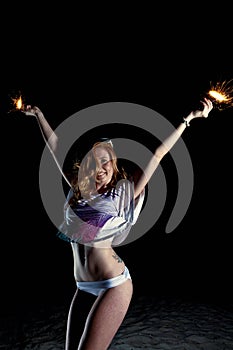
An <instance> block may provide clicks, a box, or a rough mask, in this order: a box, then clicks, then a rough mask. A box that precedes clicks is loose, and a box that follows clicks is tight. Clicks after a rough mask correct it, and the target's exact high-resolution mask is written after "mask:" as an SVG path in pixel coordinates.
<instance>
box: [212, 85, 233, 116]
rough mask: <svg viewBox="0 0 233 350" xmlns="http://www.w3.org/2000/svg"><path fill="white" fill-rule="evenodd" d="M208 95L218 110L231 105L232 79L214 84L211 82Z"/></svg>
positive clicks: (232, 94)
mask: <svg viewBox="0 0 233 350" xmlns="http://www.w3.org/2000/svg"><path fill="white" fill-rule="evenodd" d="M208 95H209V97H210V99H211V100H212V102H213V103H214V106H215V107H216V108H217V109H219V110H223V109H226V108H229V107H233V79H231V80H228V81H227V80H224V81H222V82H217V83H215V84H214V83H212V82H211V83H210V90H209V91H208Z"/></svg>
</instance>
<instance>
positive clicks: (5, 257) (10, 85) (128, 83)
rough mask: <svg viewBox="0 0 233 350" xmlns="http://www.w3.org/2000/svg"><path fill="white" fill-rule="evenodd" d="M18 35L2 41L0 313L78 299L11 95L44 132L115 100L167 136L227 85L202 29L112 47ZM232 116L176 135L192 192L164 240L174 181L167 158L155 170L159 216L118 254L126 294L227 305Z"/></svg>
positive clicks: (219, 115) (127, 38) (39, 145)
mask: <svg viewBox="0 0 233 350" xmlns="http://www.w3.org/2000/svg"><path fill="white" fill-rule="evenodd" d="M109 22H110V21H109ZM187 22H188V21H187ZM108 24H110V23H108ZM117 28H118V27H117ZM18 29H19V34H20V38H21V40H20V42H19V43H18V44H17V41H16V40H12V41H11V42H10V41H8V44H9V43H10V45H9V46H10V49H9V50H8V51H7V50H5V51H4V50H3V52H4V54H3V59H4V60H3V61H2V65H1V66H2V80H1V94H0V96H1V98H0V108H1V122H2V128H1V134H2V137H1V142H2V145H1V178H2V181H1V183H2V186H1V187H2V196H1V199H2V200H1V201H2V228H1V235H2V239H1V294H2V297H1V305H2V310H9V309H12V310H14V308H17V307H21V306H22V305H23V307H27V306H28V307H31V305H37V304H40V303H45V304H47V303H48V304H50V305H51V304H52V303H56V302H58V303H60V302H61V301H62V302H64V303H66V302H67V303H69V302H70V299H71V297H72V295H73V293H74V291H75V283H74V279H73V274H72V272H73V270H72V268H73V266H72V255H71V249H70V247H69V244H67V243H65V242H63V241H61V240H59V239H58V238H57V237H56V232H57V228H56V227H54V225H53V224H52V223H51V221H50V219H49V218H48V216H47V213H46V212H45V210H44V208H43V204H42V201H41V198H40V191H39V183H38V170H39V163H40V157H41V154H42V151H43V148H44V141H43V139H42V137H41V134H40V131H39V128H38V125H37V123H36V121H35V120H34V119H33V118H31V119H30V118H26V117H25V116H22V115H20V114H19V113H12V112H11V113H9V111H10V109H11V97H12V96H16V95H17V94H19V93H21V94H22V95H23V96H24V97H25V99H26V103H29V104H32V105H37V106H39V107H40V108H41V110H42V111H43V112H44V114H45V116H46V117H47V119H48V120H49V121H50V124H51V126H52V127H53V128H56V127H57V126H58V125H59V124H60V123H61V122H62V121H63V120H65V119H66V118H68V117H69V116H71V115H72V114H73V113H76V112H77V111H79V110H81V109H83V108H87V107H89V106H92V105H95V104H99V103H105V102H115V101H117V102H131V103H136V104H140V105H143V106H146V107H149V108H151V109H153V110H155V111H157V112H159V113H161V114H162V115H163V116H165V117H166V118H167V119H168V120H169V121H170V122H171V123H172V124H173V125H174V126H176V125H178V123H179V122H180V121H181V120H182V117H183V116H185V115H186V114H187V113H189V111H190V110H191V109H193V108H195V107H196V106H197V105H198V102H199V100H200V98H202V97H203V95H204V94H205V92H206V91H208V88H209V84H210V82H211V81H219V80H229V79H232V78H233V70H232V56H230V53H229V52H230V48H229V44H228V42H226V44H224V43H223V42H222V41H221V44H219V42H218V39H216V38H215V39H214V40H213V38H212V40H211V36H210V35H209V34H208V35H207V34H206V33H207V32H206V31H205V29H204V27H203V26H202V32H201V33H200V34H199V36H195V35H192V33H186V36H185V38H184V37H183V36H184V31H185V30H184V28H180V29H179V28H176V32H173V31H172V30H171V31H169V34H167V35H166V34H165V32H164V31H163V27H158V28H155V27H153V25H152V27H151V28H148V31H146V30H145V29H144V32H141V31H140V30H139V28H138V27H137V30H136V29H135V30H134V31H130V30H129V31H128V32H127V34H126V33H123V31H122V32H118V31H117V30H115V31H114V33H112V34H111V35H110V38H109V37H108V36H107V33H106V31H107V29H105V30H104V29H103V31H101V34H99V36H98V35H97V33H95V31H94V30H92V32H91V34H89V35H87V36H84V35H83V31H82V32H81V31H79V30H78V29H76V30H77V31H75V29H74V28H73V30H74V31H73V34H74V33H77V36H76V37H75V35H72V37H71V36H69V35H68V33H67V31H66V35H65V34H63V37H61V33H62V29H63V27H61V28H60V30H59V31H56V32H54V33H53V34H51V32H50V35H48V36H47V33H45V34H43V35H42V34H41V33H40V32H38V33H34V32H33V34H34V36H33V40H31V41H27V40H26V39H25V37H24V34H25V33H26V31H29V30H32V29H33V30H34V26H32V25H28V27H27V28H26V30H25V31H23V28H22V23H21V25H20V24H19V27H18ZM115 29H116V28H115ZM158 30H159V31H158ZM155 33H157V35H153V34H155ZM158 33H159V34H158ZM14 34H16V32H14ZM147 34H150V36H149V35H147ZM64 35H65V36H64ZM44 38H46V39H47V40H46V43H47V45H45V43H44V41H43V39H44ZM61 38H62V39H63V40H62V43H61V42H60V39H61ZM48 43H49V44H48ZM8 48H9V47H8ZM232 111H233V110H232V108H230V109H228V110H224V111H221V112H219V111H218V110H214V111H212V112H211V116H210V117H209V118H208V119H207V120H198V121H194V123H192V124H191V126H190V128H189V129H187V130H186V131H185V133H184V135H183V139H184V141H185V143H186V145H187V147H188V149H189V152H190V155H191V158H192V163H193V168H194V191H193V197H192V201H191V204H190V206H189V208H188V211H187V214H186V215H185V217H184V219H183V221H182V222H181V223H180V225H179V226H178V227H177V228H176V229H175V230H174V231H173V232H172V233H171V234H169V235H167V234H166V233H165V227H166V223H167V221H168V218H169V214H170V213H171V209H172V205H173V203H174V198H175V197H174V193H173V191H174V188H173V179H174V177H175V176H176V175H175V170H174V168H173V165H172V159H171V158H170V156H169V155H168V156H167V157H166V159H164V160H163V163H162V165H163V167H164V168H165V169H166V171H167V176H168V189H169V190H170V192H169V193H170V195H169V200H168V201H167V203H166V207H165V209H164V211H163V213H162V215H161V217H160V218H159V220H158V221H157V223H156V225H155V227H153V229H151V230H150V231H149V232H148V233H147V234H146V235H144V236H143V237H142V238H140V239H139V240H137V241H135V242H133V243H131V244H130V245H127V246H123V247H119V248H118V249H117V252H118V253H119V255H120V256H121V257H122V258H123V259H124V260H125V262H126V265H127V266H128V268H129V270H130V272H131V275H132V277H133V280H134V283H135V293H138V294H145V295H146V294H153V295H179V296H191V297H193V298H204V299H206V300H210V301H211V300H216V299H217V300H222V301H224V302H228V301H230V298H231V296H232V291H233V290H232V288H233V287H232V282H231V279H232V278H231V276H232V243H231V242H232V239H231V236H232V227H231V217H232V214H231V209H232V205H231V202H232V197H231V192H232V182H231V180H232V170H231V169H232V166H231V163H232V153H231V149H232V144H231V139H232V136H231V135H232V131H231V124H232V120H231V118H232ZM119 131H121V130H120V129H119Z"/></svg>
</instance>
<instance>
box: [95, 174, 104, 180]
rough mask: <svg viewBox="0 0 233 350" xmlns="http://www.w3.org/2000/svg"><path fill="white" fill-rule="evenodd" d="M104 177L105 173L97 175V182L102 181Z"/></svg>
mask: <svg viewBox="0 0 233 350" xmlns="http://www.w3.org/2000/svg"><path fill="white" fill-rule="evenodd" d="M105 176H106V173H101V174H98V175H97V179H98V180H101V179H103V178H104V177H105Z"/></svg>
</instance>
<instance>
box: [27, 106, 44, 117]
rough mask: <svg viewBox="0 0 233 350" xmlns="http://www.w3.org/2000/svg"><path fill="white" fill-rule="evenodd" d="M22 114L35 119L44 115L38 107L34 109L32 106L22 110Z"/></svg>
mask: <svg viewBox="0 0 233 350" xmlns="http://www.w3.org/2000/svg"><path fill="white" fill-rule="evenodd" d="M22 112H23V113H24V114H26V115H31V116H33V117H39V116H40V115H41V116H42V115H43V113H42V112H41V110H40V109H39V108H38V107H36V106H34V107H32V106H31V105H27V106H26V108H25V109H23V110H22Z"/></svg>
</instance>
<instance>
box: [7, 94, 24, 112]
mask: <svg viewBox="0 0 233 350" xmlns="http://www.w3.org/2000/svg"><path fill="white" fill-rule="evenodd" d="M11 104H12V108H11V109H10V111H9V113H12V112H16V111H22V110H24V101H23V97H22V95H21V94H18V95H17V96H16V97H11Z"/></svg>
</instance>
